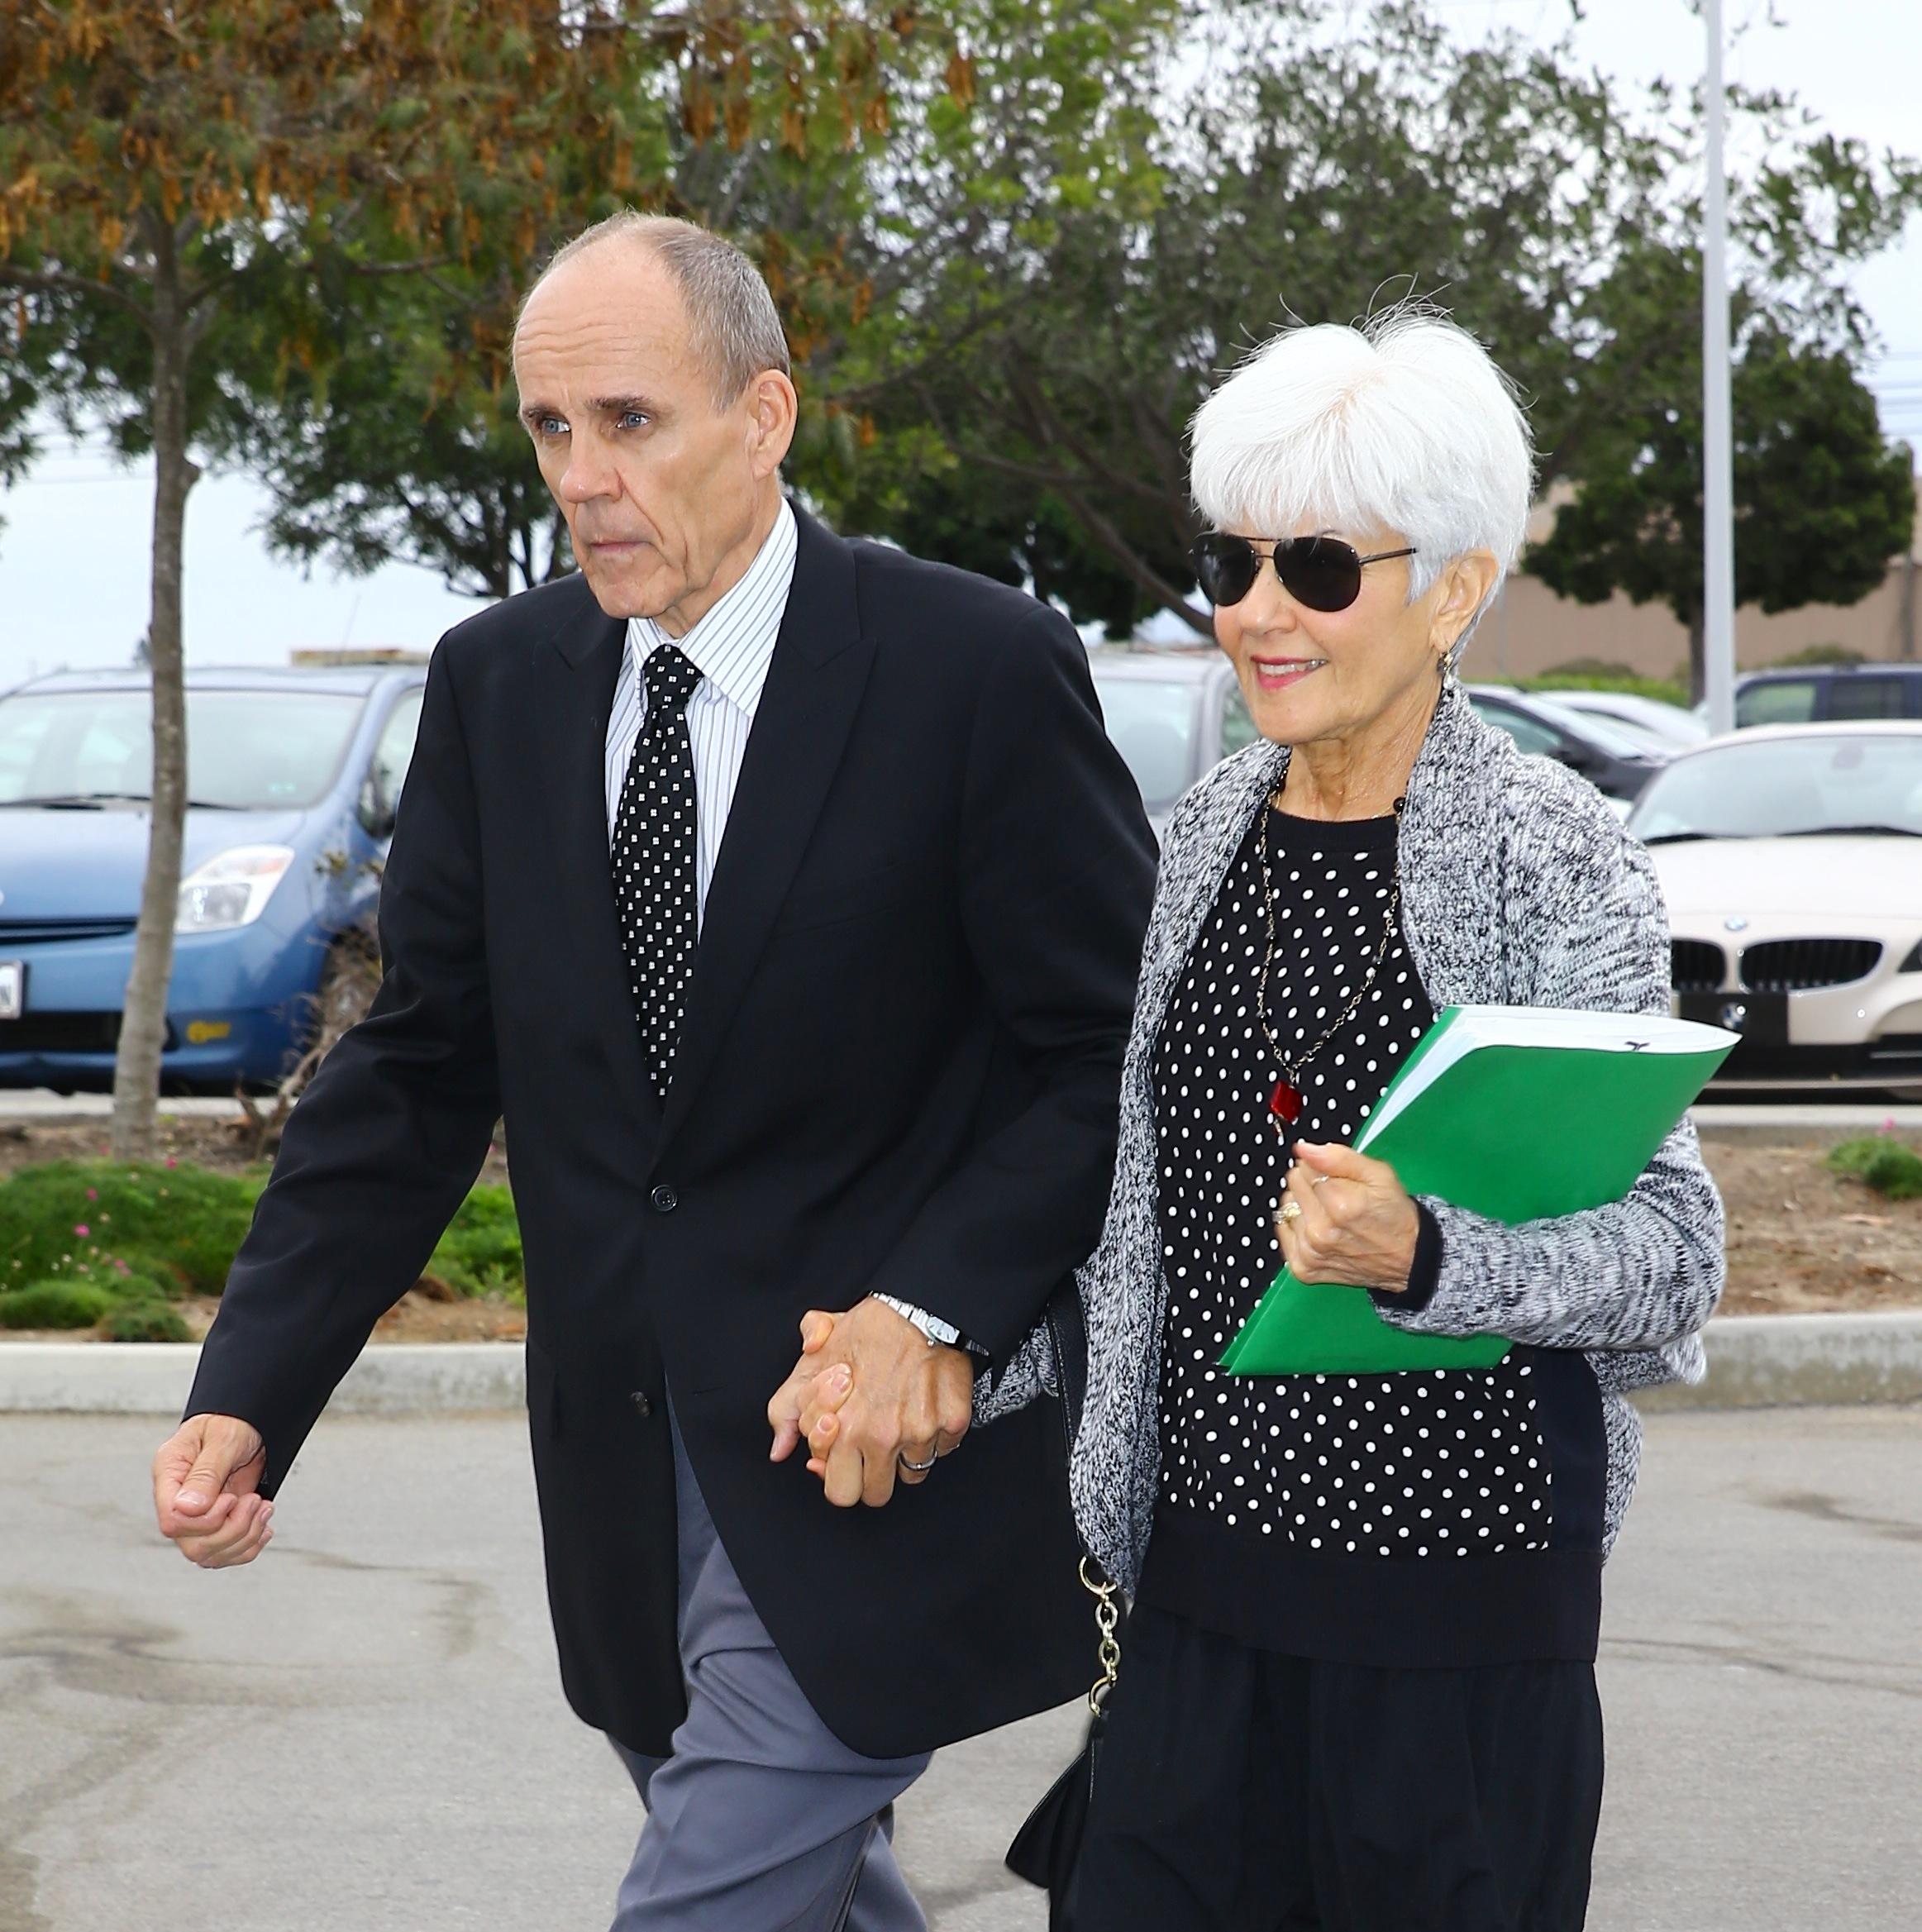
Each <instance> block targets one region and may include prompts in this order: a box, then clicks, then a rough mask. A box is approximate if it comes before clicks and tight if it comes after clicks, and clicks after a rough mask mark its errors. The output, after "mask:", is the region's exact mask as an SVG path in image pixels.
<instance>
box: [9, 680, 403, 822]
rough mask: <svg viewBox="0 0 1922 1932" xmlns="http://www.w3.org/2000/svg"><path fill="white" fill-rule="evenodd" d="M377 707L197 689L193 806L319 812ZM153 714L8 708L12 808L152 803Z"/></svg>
mask: <svg viewBox="0 0 1922 1932" xmlns="http://www.w3.org/2000/svg"><path fill="white" fill-rule="evenodd" d="M364 703H365V699H360V698H357V697H351V696H348V695H345V694H341V693H339V692H331V691H195V690H189V691H188V694H187V767H188V769H187V793H188V797H189V798H190V799H192V800H193V803H194V804H197V805H210V806H217V807H219V806H224V807H226V808H227V809H229V810H240V811H272V810H275V809H298V808H299V807H302V806H306V805H311V804H315V803H316V802H317V800H318V799H321V798H322V796H324V795H325V794H326V792H327V787H328V786H329V785H331V784H332V783H333V780H334V776H335V774H336V772H338V771H339V770H340V769H341V760H342V759H343V758H344V757H345V756H346V751H347V745H348V741H349V740H350V739H351V737H352V736H353V733H354V726H355V722H356V721H357V720H358V718H360V708H361V706H362V704H364ZM152 713H153V707H152V703H151V700H150V698H149V696H148V694H147V693H146V692H145V691H142V690H103V691H37V692H21V693H17V694H15V695H14V696H12V697H11V698H7V699H0V805H19V804H31V803H33V802H35V801H41V800H44V801H47V802H50V803H54V804H68V805H86V804H94V803H98V804H107V803H108V802H110V801H113V800H124V799H136V800H138V799H146V798H148V797H150V795H151V794H152V791H153V718H152Z"/></svg>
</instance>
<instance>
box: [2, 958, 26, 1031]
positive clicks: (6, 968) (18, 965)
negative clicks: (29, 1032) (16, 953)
mask: <svg viewBox="0 0 1922 1932" xmlns="http://www.w3.org/2000/svg"><path fill="white" fill-rule="evenodd" d="M25 1012H26V961H25V960H22V959H0V1019H18V1018H20V1016H21V1014H23V1013H25Z"/></svg>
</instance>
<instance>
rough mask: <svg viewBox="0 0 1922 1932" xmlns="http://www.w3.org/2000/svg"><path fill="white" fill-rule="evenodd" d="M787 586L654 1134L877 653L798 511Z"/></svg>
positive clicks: (720, 1014)
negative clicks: (671, 1075)
mask: <svg viewBox="0 0 1922 1932" xmlns="http://www.w3.org/2000/svg"><path fill="white" fill-rule="evenodd" d="M795 520H796V523H797V526H798V529H797V547H796V551H795V556H794V584H793V586H792V588H791V589H790V590H789V594H788V606H787V612H786V614H785V616H784V617H783V618H782V620H781V627H780V636H779V637H778V639H777V640H776V642H775V651H774V659H773V662H772V663H771V665H770V667H769V670H768V675H767V684H766V685H765V688H764V689H763V690H762V692H761V703H760V704H759V706H758V707H757V708H756V712H755V714H754V728H753V730H752V731H751V732H750V733H749V734H748V739H747V751H746V756H745V757H744V758H743V760H742V766H741V778H740V782H739V784H738V785H737V786H736V788H735V792H734V801H733V804H732V808H731V809H730V810H729V812H728V815H727V835H726V837H724V838H723V840H722V842H721V851H720V854H719V856H718V858H717V859H716V861H715V863H714V876H713V880H712V882H711V883H710V885H709V886H708V906H707V913H706V916H705V918H704V919H703V923H702V928H701V942H700V947H699V951H698V952H696V953H695V955H694V980H693V983H692V985H690V987H689V992H688V1005H687V1011H686V1013H685V1014H684V1016H683V1018H682V1021H681V1033H680V1047H679V1048H678V1049H677V1051H676V1053H675V1066H674V1080H673V1084H672V1085H670V1088H669V1090H668V1095H667V1108H666V1117H665V1120H664V1122H663V1123H662V1138H663V1140H664V1142H665V1139H666V1138H668V1137H670V1136H671V1135H672V1134H673V1133H675V1129H676V1128H679V1126H680V1123H682V1122H683V1121H684V1119H686V1118H687V1115H688V1110H689V1108H690V1107H691V1106H692V1105H693V1104H694V1101H695V1100H697V1099H698V1098H699V1095H700V1090H701V1087H702V1085H703V1081H704V1080H705V1078H706V1076H707V1072H708V1067H709V1066H711V1065H712V1063H713V1057H714V1053H715V1051H716V1049H717V1048H718V1047H719V1045H720V1043H721V1040H722V1038H723V1035H724V1034H725V1033H726V1030H727V1021H728V1018H729V1017H730V1015H732V1013H733V1011H734V1009H735V1008H736V1006H737V1004H738V1003H739V1001H740V999H741V997H742V995H743V994H744V993H745V992H746V988H747V983H748V980H749V979H750V978H751V976H752V975H753V971H754V968H755V965H756V961H758V960H759V958H760V956H761V949H762V947H764V946H765V943H766V941H767V936H768V932H769V929H770V928H771V927H772V925H773V923H774V921H775V915H776V914H778V913H779V912H780V907H781V902H782V900H783V899H785V898H786V896H787V892H788V888H789V885H791V884H792V883H793V880H794V872H795V870H796V868H797V867H798V866H799V865H800V862H801V857H802V855H803V853H804V852H805V851H806V850H807V846H808V839H809V837H811V836H812V834H813V829H814V823H815V820H816V819H817V818H818V817H819V816H820V813H821V807H822V804H823V801H824V800H825V799H826V798H827V788H828V787H829V785H832V782H833V780H834V774H835V771H836V770H837V767H838V766H839V765H840V763H841V755H842V750H843V748H844V747H845V746H846V745H847V734H848V732H849V730H850V729H851V727H852V726H853V723H854V717H855V713H856V710H857V709H859V708H860V704H861V693H862V692H863V690H864V689H866V685H867V675H868V669H869V666H870V665H871V664H872V662H873V660H874V645H873V642H872V640H871V639H868V638H864V637H862V636H861V613H860V607H859V603H858V600H857V599H856V589H855V574H854V557H853V554H852V552H851V551H850V550H849V549H848V546H847V545H846V544H845V543H843V542H842V541H841V540H840V539H839V538H838V537H833V536H831V535H830V534H829V533H828V532H827V531H825V530H823V528H822V527H821V526H820V525H819V524H818V523H816V522H813V519H812V518H808V517H806V516H804V515H802V514H801V513H800V512H799V510H798V509H797V510H796V512H795Z"/></svg>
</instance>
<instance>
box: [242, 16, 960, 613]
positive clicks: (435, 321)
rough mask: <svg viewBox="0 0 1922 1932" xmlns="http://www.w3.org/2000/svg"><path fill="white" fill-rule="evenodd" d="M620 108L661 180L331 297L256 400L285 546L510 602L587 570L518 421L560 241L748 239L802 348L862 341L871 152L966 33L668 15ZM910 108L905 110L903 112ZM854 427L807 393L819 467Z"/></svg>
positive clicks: (826, 465) (260, 441)
mask: <svg viewBox="0 0 1922 1932" xmlns="http://www.w3.org/2000/svg"><path fill="white" fill-rule="evenodd" d="M649 45H650V50H651V56H652V58H651V60H650V62H649V63H648V64H646V65H645V66H641V67H637V69H635V70H634V72H633V73H632V77H631V79H632V90H633V91H632V98H631V99H630V100H629V101H628V103H627V106H626V109H625V114H626V118H627V122H628V124H629V125H630V126H645V127H646V129H647V130H648V147H647V154H646V160H647V170H646V174H645V176H643V175H642V174H641V173H640V172H639V171H638V170H637V168H636V167H635V166H634V165H631V164H630V165H626V166H623V167H621V168H613V167H607V168H603V169H602V170H601V171H599V172H598V173H597V172H594V171H593V170H591V169H590V170H587V171H584V172H583V173H581V174H579V176H578V178H577V179H575V181H574V183H573V184H572V192H571V193H569V194H567V195H565V196H562V197H559V198H556V199H555V200H554V201H553V202H552V203H551V204H550V206H549V207H548V208H546V210H545V211H544V212H543V213H542V215H541V219H540V220H539V221H538V222H536V223H534V224H532V226H531V227H528V228H527V230H526V231H524V232H522V233H521V234H520V235H519V236H517V241H516V246H513V248H512V249H509V250H499V251H497V252H496V254H495V255H494V256H492V257H491V258H490V259H489V260H486V261H484V262H480V263H470V264H446V265H438V266H436V268H435V269H434V270H432V272H431V273H428V274H420V275H416V276H412V277H408V278H406V279H388V280H384V281H374V280H371V279H368V278H365V277H361V278H358V279H353V278H348V279H337V280H336V281H335V282H333V283H332V284H331V285H330V286H329V287H328V288H327V289H326V290H325V291H324V292H323V296H324V302H325V316H326V321H325V333H326V337H327V355H326V358H325V360H322V361H321V362H320V363H318V364H317V365H316V366H315V367H313V368H312V369H311V370H306V369H300V368H296V369H293V370H289V371H287V372H285V374H284V379H282V380H281V381H280V382H279V384H278V386H277V387H276V388H275V389H274V391H273V393H272V394H269V395H264V396H262V397H261V398H260V408H258V409H257V411H256V413H255V416H254V417H253V419H252V421H251V422H250V426H249V434H248V438H247V441H246V455H247V457H248V460H249V461H250V464H251V465H253V466H254V467H255V470H256V471H257V472H258V473H259V474H260V475H261V476H262V477H263V479H265V481H266V483H267V484H268V486H269V489H270V490H271V491H272V493H273V496H274V508H273V510H272V512H271V513H270V514H269V521H268V525H267V534H268V538H269V545H270V546H271V547H273V548H274V549H275V550H277V551H279V552H280V553H281V554H283V555H286V556H293V557H296V558H298V559H301V560H303V561H316V560H324V561H327V563H329V564H330V565H333V566H334V567H336V568H338V569H343V570H350V571H364V570H372V569H374V568H377V567H379V565H382V564H384V563H386V562H389V561H393V560H396V559H399V560H404V561H410V562H413V563H417V564H420V565H425V566H426V567H427V568H429V569H432V570H435V571H436V572H437V573H439V575H441V577H442V578H443V579H444V580H446V583H447V584H449V585H450V586H451V588H453V589H456V590H460V591H463V592H465V593H467V594H471V595H479V596H491V597H504V596H507V595H508V594H510V593H511V592H512V591H514V590H517V589H522V588H525V587H526V586H527V585H529V584H536V583H540V582H542V581H545V580H546V579H548V578H550V577H551V576H554V575H559V574H560V573H561V572H563V571H565V570H569V569H570V568H571V567H572V559H571V557H570V555H569V553H568V550H567V546H566V534H565V525H564V524H563V523H562V522H561V520H560V518H558V517H557V516H556V513H555V511H554V508H553V505H552V503H551V500H550V499H549V498H548V496H547V494H546V489H545V488H544V486H543V485H542V484H541V480H540V477H539V475H538V473H537V470H536V469H535V466H534V464H533V461H532V458H531V456H530V455H529V453H528V449H527V436H526V433H525V431H524V430H523V429H522V427H521V425H520V424H519V422H517V417H516V414H515V399H514V394H513V372H512V368H511V349H512V341H513V318H514V315H515V312H516V309H517V304H518V303H519V301H520V299H521V298H522V296H523V295H524V294H525V293H526V292H527V288H528V286H529V284H531V283H532V280H533V279H534V277H535V276H536V275H537V274H538V273H539V270H540V269H541V265H542V263H543V262H544V261H545V260H546V257H547V256H548V255H550V254H551V252H552V250H554V248H556V246H559V245H560V243H561V242H563V241H566V240H567V239H568V238H569V237H570V236H572V235H574V234H575V233H577V232H578V231H579V230H580V229H581V228H582V227H584V226H586V225H587V223H588V222H591V221H593V220H594V219H596V218H598V217H600V216H603V215H606V214H608V213H611V212H613V211H614V210H615V209H617V208H620V207H622V206H623V205H627V204H632V205H637V206H640V207H643V208H648V209H651V210H654V211H656V212H665V213H671V214H678V215H684V216H686V217H689V218H691V219H694V220H695V221H699V222H703V224H705V225H707V226H709V227H714V228H717V229H718V230H721V231H724V232H729V233H732V234H733V235H734V236H736V237H737V239H739V240H740V241H742V244H743V245H744V246H746V247H747V248H748V249H750V250H751V251H752V252H753V253H754V254H755V255H756V257H757V258H758V259H759V260H760V261H761V264H762V266H763V268H764V269H765V271H766V273H767V274H768V277H769V279H770V283H771V284H772V285H773V286H774V289H775V293H776V295H777V298H778V299H779V300H780V305H781V308H782V311H783V314H784V318H785V322H786V324H787V327H788V331H789V336H790V339H791V341H792V344H793V346H794V353H795V355H796V357H797V359H798V360H799V361H800V362H801V363H802V364H803V365H805V364H806V363H807V362H808V359H809V358H810V357H811V356H813V355H815V354H817V353H818V350H819V348H820V346H821V345H823V343H825V342H827V341H830V340H838V339H840V338H841V337H842V336H845V335H846V334H847V332H849V331H851V330H857V329H858V328H859V327H861V325H862V324H863V322H865V320H866V317H867V316H868V315H869V313H870V312H871V309H872V307H873V293H872V289H871V287H869V286H866V285H865V284H864V279H863V276H862V275H861V274H860V273H858V272H857V271H856V270H854V269H853V268H852V267H851V265H850V263H849V260H848V258H847V234H848V231H850V230H851V229H852V228H854V227H856V226H857V225H858V224H859V222H861V219H862V217H863V210H864V200H863V197H864V193H865V190H866V174H867V169H868V167H869V163H870V156H871V155H872V154H873V153H874V151H875V150H877V149H878V148H879V147H880V146H882V145H885V142H886V141H887V140H888V138H889V128H890V126H891V125H892V116H893V115H894V113H895V112H898V111H899V112H923V111H924V110H925V108H926V106H927V104H928V101H929V100H930V99H935V100H938V99H941V98H945V95H946V90H947V86H948V80H947V74H948V69H949V68H950V67H951V65H952V64H953V61H954V59H955V47H956V40H955V30H954V28H953V26H952V25H951V23H948V22H947V21H946V20H945V19H944V18H937V17H926V16H923V14H922V13H921V12H918V10H917V9H915V8H913V7H904V6H892V7H861V6H851V7H845V6H837V5H834V4H831V3H830V4H820V3H816V0H793V3H778V0H777V3H776V4H773V5H770V6H768V7H765V8H761V7H752V6H740V5H715V6H708V7H700V8H697V9H692V10H690V11H689V12H688V13H687V14H685V15H684V16H679V17H675V18H673V19H672V20H669V19H666V18H665V17H664V19H663V20H662V21H661V22H660V23H658V24H657V25H656V27H655V28H654V30H653V31H652V33H651V39H650V43H649ZM897 103H899V106H897ZM855 436H856V424H855V423H854V422H852V421H851V420H846V419H843V417H842V413H841V412H840V411H838V410H837V409H836V408H833V407H832V405H831V404H830V402H829V400H828V398H827V396H826V394H824V393H823V391H822V390H821V389H819V388H818V386H815V385H812V384H809V385H804V398H803V415H802V421H801V423H800V426H799V451H800V461H801V463H802V465H803V467H804V468H806V467H808V465H813V467H814V468H816V469H819V470H824V471H826V472H827V473H832V471H833V470H834V468H835V466H836V465H837V464H844V463H846V462H847V461H848V460H851V455H852V451H853V447H854V438H855Z"/></svg>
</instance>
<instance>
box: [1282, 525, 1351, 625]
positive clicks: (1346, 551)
mask: <svg viewBox="0 0 1922 1932" xmlns="http://www.w3.org/2000/svg"><path fill="white" fill-rule="evenodd" d="M1275 572H1276V575H1277V576H1279V577H1280V578H1281V581H1282V583H1283V584H1285V586H1286V588H1287V591H1288V594H1289V595H1290V597H1292V598H1293V599H1295V602H1296V603H1304V604H1306V605H1307V606H1308V608H1309V609H1310V610H1346V609H1347V608H1348V606H1349V605H1350V604H1351V603H1353V602H1354V601H1355V599H1357V597H1359V596H1360V595H1361V594H1362V559H1361V557H1360V556H1359V555H1358V554H1357V551H1355V549H1354V547H1353V546H1352V545H1350V544H1346V543H1338V542H1335V541H1332V540H1331V539H1329V538H1328V537H1303V538H1300V539H1298V540H1297V541H1295V542H1293V543H1290V544H1277V545H1276V547H1275Z"/></svg>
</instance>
